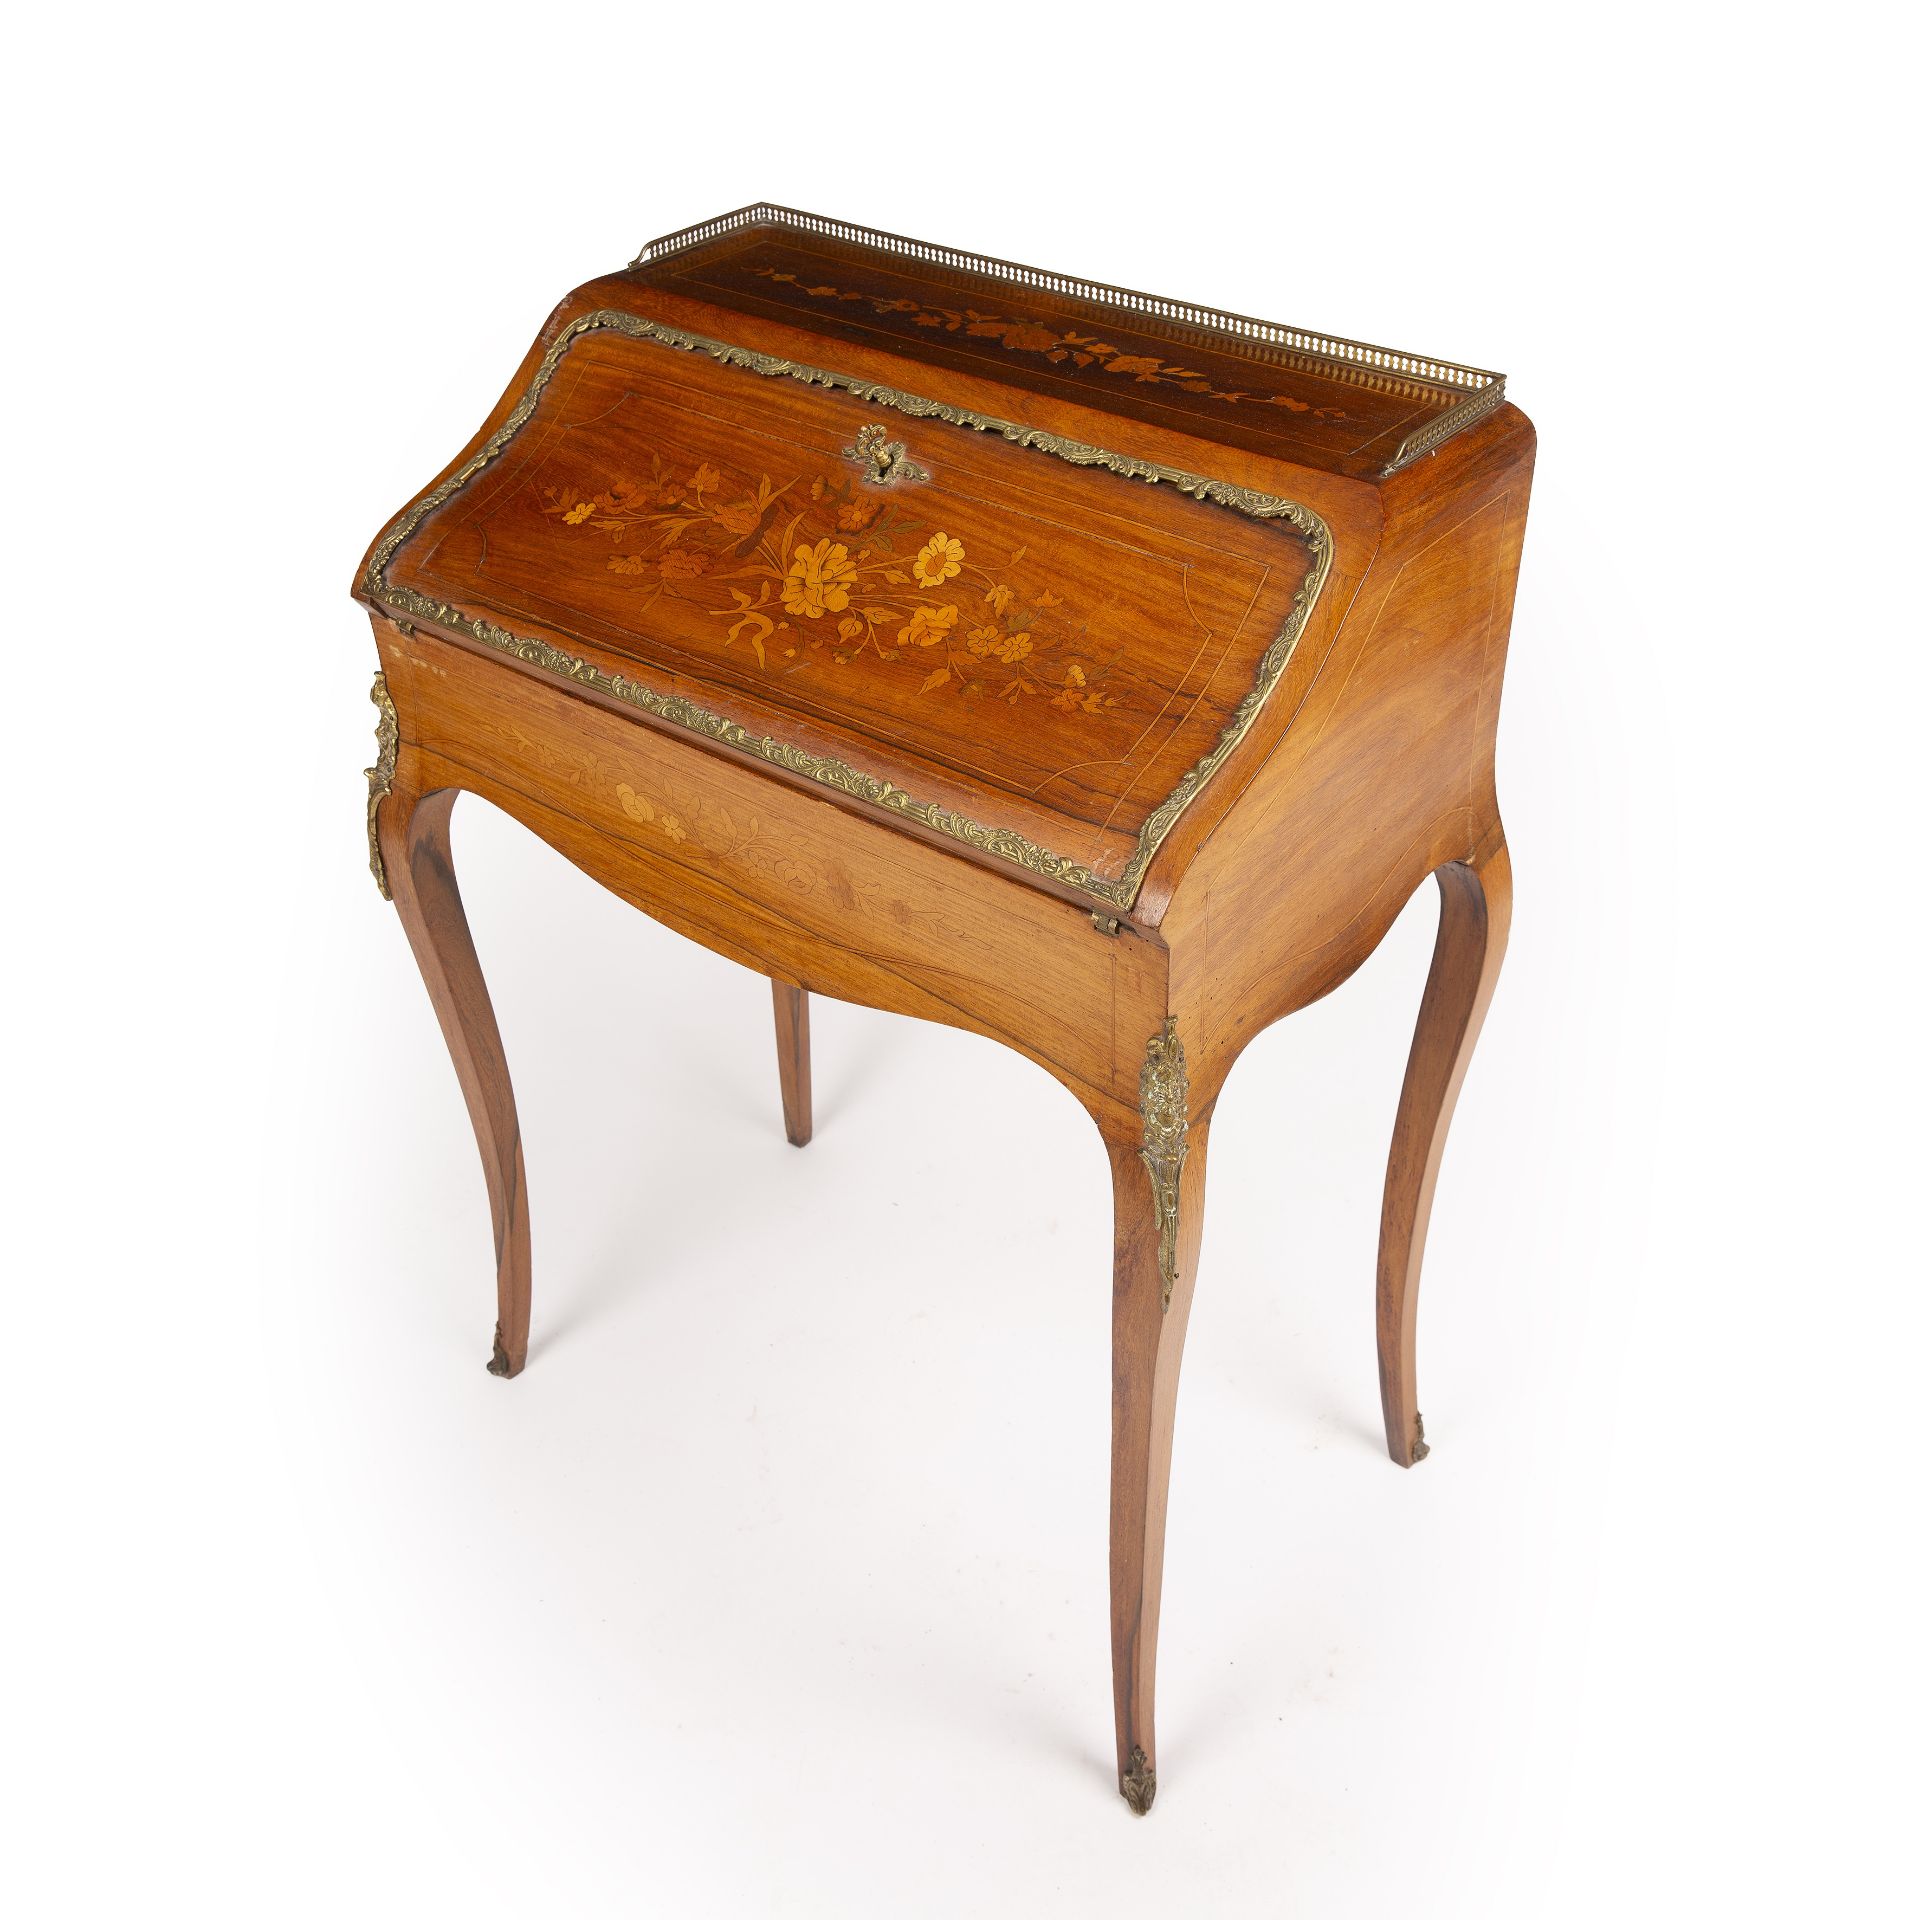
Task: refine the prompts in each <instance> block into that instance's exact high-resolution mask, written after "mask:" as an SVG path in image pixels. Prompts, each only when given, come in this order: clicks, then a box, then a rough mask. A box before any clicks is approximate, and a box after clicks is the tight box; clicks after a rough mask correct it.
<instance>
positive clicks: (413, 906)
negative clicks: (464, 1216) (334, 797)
mask: <svg viewBox="0 0 1920 1920" xmlns="http://www.w3.org/2000/svg"><path fill="white" fill-rule="evenodd" d="M405 771H406V769H405V760H404V758H403V759H402V760H401V763H400V772H401V780H400V782H399V783H398V784H396V785H395V787H394V788H393V790H392V791H390V792H389V793H387V794H386V796H385V797H384V798H383V799H381V800H379V801H378V819H377V832H378V836H379V850H380V855H381V861H382V864H383V865H384V867H385V871H386V883H387V886H388V888H389V890H390V891H391V893H392V895H393V904H394V906H395V907H396V908H397V909H398V910H399V914H400V924H401V925H402V926H403V927H404V928H406V931H407V939H408V941H409V943H410V944H411V945H412V947H413V957H414V959H415V960H416V961H417V962H418V963H419V967H420V976H421V978H422V979H423V980H424V981H425V982H426V985H427V993H428V996H429V998H431V1000H432V1001H433V1010H434V1012H435V1013H436V1014H438V1015H439V1017H440V1031H441V1032H442V1033H443V1034H444V1035H445V1036H446V1042H447V1051H448V1052H449V1053H451V1054H452V1055H453V1066H454V1071H455V1072H456V1073H457V1074H458V1075H459V1076H460V1090H461V1092H462V1093H464V1094H465V1095H466V1097H467V1112H468V1113H469V1114H470V1115H471V1116H472V1119H473V1132H474V1138H475V1139H476V1140H477V1141H478V1142H479V1146H480V1161H481V1165H482V1166H483V1167H484V1168H485V1169H486V1175H487V1198H488V1200H489V1202H490V1203H491V1205H492V1208H493V1250H494V1260H495V1268H496V1279H497V1283H498V1294H499V1318H498V1320H497V1321H496V1322H495V1324H494V1332H493V1358H492V1359H491V1360H490V1361H489V1362H488V1363H487V1371H488V1372H489V1373H496V1374H499V1375H501V1376H502V1377H504V1378H508V1379H510V1378H512V1376H513V1375H514V1374H516V1373H518V1372H519V1371H520V1369H521V1368H522V1367H523V1366H525V1365H526V1363H527V1320H528V1316H529V1313H530V1311H531V1308H532V1299H533V1278H532V1276H533V1262H532V1252H531V1246H530V1242H529V1238H528V1232H527V1169H526V1162H525V1160H524V1158H523V1157H522V1154H521V1151H520V1118H519V1115H518V1114H517V1113H516V1111H515V1110H514V1104H513V1083H512V1081H511V1080H509V1079H508V1077H507V1057H506V1054H505V1052H504V1050H503V1049H502V1047H501V1044H500V1029H499V1027H498V1025H497V1024H496V1023H495V1021H494V1017H493V1002H492V1000H491V999H490V998H489V997H488V994H487V983H486V980H485V978H484V977H483V976H482V974H481V972H480V958H479V955H478V954H476V953H475V952H474V950H473V935H472V934H471V933H470V932H469V931H468V928H467V916H466V912H465V909H464V908H463V907H462V906H461V904H460V888H459V884H458V882H457V881H456V880H455V878H454V871H453V847H452V843H451V841H450V839H449V837H448V831H447V829H448V823H449V821H450V819H451V816H452V813H453V803H454V800H455V799H456V797H457V795H456V793H455V792H454V791H453V790H452V789H445V788H443V789H442V790H441V791H439V792H437V793H428V794H418V795H416V794H414V793H412V792H411V791H409V789H408V788H407V786H406V784H405Z"/></svg>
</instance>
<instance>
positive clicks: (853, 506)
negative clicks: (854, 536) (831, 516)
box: [837, 500, 880, 533]
mask: <svg viewBox="0 0 1920 1920" xmlns="http://www.w3.org/2000/svg"><path fill="white" fill-rule="evenodd" d="M879 511H880V503H879V501H877V500H849V501H848V502H847V504H846V505H845V506H844V507H842V508H841V509H840V512H839V514H838V516H837V518H838V520H839V524H840V531H841V532H842V533H858V532H859V531H860V529H861V528H862V527H864V526H867V525H868V524H870V523H871V521H872V519H873V516H874V515H875V514H876V513H878V512H879Z"/></svg>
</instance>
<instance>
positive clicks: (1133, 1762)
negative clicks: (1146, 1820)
mask: <svg viewBox="0 0 1920 1920" xmlns="http://www.w3.org/2000/svg"><path fill="white" fill-rule="evenodd" d="M1159 1785H1160V1782H1159V1780H1158V1779H1157V1778H1156V1777H1155V1774H1154V1771H1153V1762H1152V1761H1151V1760H1149V1759H1148V1758H1147V1756H1146V1755H1145V1753H1143V1752H1142V1751H1141V1750H1140V1748H1138V1747H1135V1748H1134V1750H1133V1751H1132V1752H1131V1753H1130V1754H1128V1755H1127V1770H1126V1772H1125V1773H1123V1774H1122V1775H1121V1776H1120V1791H1121V1792H1122V1793H1124V1794H1125V1795H1126V1796H1127V1805H1128V1806H1130V1807H1131V1808H1132V1809H1133V1810H1134V1812H1135V1813H1145V1812H1146V1810H1147V1809H1148V1808H1149V1807H1150V1806H1152V1805H1153V1796H1154V1794H1155V1792H1156V1791H1157V1790H1158V1788H1159Z"/></svg>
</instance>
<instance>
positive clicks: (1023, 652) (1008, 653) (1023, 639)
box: [994, 633, 1033, 666]
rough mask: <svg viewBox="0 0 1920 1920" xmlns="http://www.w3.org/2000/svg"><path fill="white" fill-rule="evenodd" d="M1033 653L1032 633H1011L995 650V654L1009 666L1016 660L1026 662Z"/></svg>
mask: <svg viewBox="0 0 1920 1920" xmlns="http://www.w3.org/2000/svg"><path fill="white" fill-rule="evenodd" d="M1032 651H1033V635H1032V634H1030V633H1010V634H1008V635H1007V637H1006V638H1005V639H1004V640H1002V641H1001V642H1000V644H999V645H998V646H997V647H995V648H994V652H995V653H997V654H998V655H999V656H1000V658H1001V659H1002V660H1004V661H1006V662H1007V664H1008V665H1009V666H1011V665H1012V664H1013V662H1014V661H1016V660H1024V659H1025V658H1026V657H1027V655H1028V654H1030V653H1031V652H1032Z"/></svg>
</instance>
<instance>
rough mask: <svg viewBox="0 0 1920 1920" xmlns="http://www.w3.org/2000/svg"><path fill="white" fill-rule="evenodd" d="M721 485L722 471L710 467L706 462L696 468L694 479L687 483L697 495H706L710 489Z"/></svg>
mask: <svg viewBox="0 0 1920 1920" xmlns="http://www.w3.org/2000/svg"><path fill="white" fill-rule="evenodd" d="M719 484H720V469H719V468H718V467H710V466H708V465H707V463H706V462H705V461H704V460H703V461H701V463H700V464H699V465H698V466H697V467H695V468H694V470H693V478H692V479H691V480H689V481H688V482H687V485H688V486H690V487H691V488H692V489H693V490H694V492H695V493H705V492H706V490H707V489H708V488H709V487H717V486H718V485H719Z"/></svg>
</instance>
